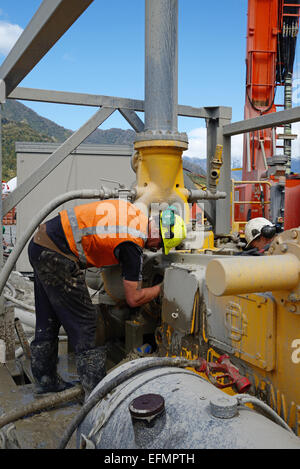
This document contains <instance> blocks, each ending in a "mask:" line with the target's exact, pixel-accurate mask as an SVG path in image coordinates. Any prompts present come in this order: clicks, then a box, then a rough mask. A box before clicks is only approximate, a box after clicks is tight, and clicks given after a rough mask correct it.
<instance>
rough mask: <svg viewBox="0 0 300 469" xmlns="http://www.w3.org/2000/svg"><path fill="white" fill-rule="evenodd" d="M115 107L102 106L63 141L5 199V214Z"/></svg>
mask: <svg viewBox="0 0 300 469" xmlns="http://www.w3.org/2000/svg"><path fill="white" fill-rule="evenodd" d="M114 111H115V109H110V108H101V109H99V110H98V111H97V112H96V114H94V115H93V116H92V117H91V118H90V119H89V120H88V121H87V122H86V123H85V124H84V125H83V126H82V127H81V128H80V129H78V130H77V131H76V132H74V133H73V134H72V135H71V136H70V137H69V138H68V139H67V140H66V141H65V142H64V143H62V144H61V145H60V146H59V147H58V148H57V150H55V151H54V152H53V153H52V155H51V156H49V158H48V159H47V160H46V161H45V162H44V163H43V164H42V165H41V166H40V167H39V168H38V169H37V170H36V171H35V172H34V173H33V174H31V176H30V177H29V178H27V179H26V181H24V182H23V183H22V184H21V185H20V186H18V187H17V188H16V189H15V190H14V191H13V192H11V194H10V195H9V196H8V197H7V198H5V200H3V215H5V214H6V213H7V212H9V210H11V209H12V208H13V207H15V206H16V205H17V204H18V203H19V202H20V201H21V200H23V199H24V197H26V195H27V194H29V193H30V192H31V191H32V190H33V189H34V188H35V187H36V186H37V185H38V184H39V183H40V182H41V181H42V180H43V179H45V177H47V176H48V174H50V173H51V171H53V170H54V169H55V168H56V167H57V166H58V165H59V164H60V163H61V162H62V161H64V159H65V158H66V157H67V156H68V155H69V154H70V153H72V151H74V150H75V149H76V148H77V147H78V146H79V145H80V144H81V143H82V142H83V141H84V140H85V139H86V138H87V137H88V136H89V135H90V134H91V133H92V132H94V130H96V129H97V128H98V127H99V125H101V124H102V123H103V122H104V121H105V120H106V119H107V118H108V117H109V116H110V115H111V114H112V113H113V112H114Z"/></svg>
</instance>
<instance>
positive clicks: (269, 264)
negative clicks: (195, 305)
mask: <svg viewBox="0 0 300 469" xmlns="http://www.w3.org/2000/svg"><path fill="white" fill-rule="evenodd" d="M299 272H300V262H299V260H298V258H297V257H296V256H295V255H293V254H286V255H284V256H282V255H275V256H261V257H258V256H253V257H252V256H245V257H240V256H238V257H235V258H234V259H233V258H224V259H214V260H212V261H210V262H209V264H208V266H207V270H206V283H207V286H208V289H209V290H210V291H211V292H212V293H213V294H214V295H216V296H221V295H238V294H242V293H256V292H266V291H282V290H292V289H293V288H295V287H296V286H297V285H298V283H299Z"/></svg>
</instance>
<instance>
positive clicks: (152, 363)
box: [58, 357, 200, 449]
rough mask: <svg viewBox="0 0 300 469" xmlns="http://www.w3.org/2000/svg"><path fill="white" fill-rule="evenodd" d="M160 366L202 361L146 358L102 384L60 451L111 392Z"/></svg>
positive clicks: (69, 430)
mask: <svg viewBox="0 0 300 469" xmlns="http://www.w3.org/2000/svg"><path fill="white" fill-rule="evenodd" d="M158 366H177V367H181V368H186V367H191V368H199V367H200V361H199V360H195V361H190V360H187V359H186V358H179V357H176V358H170V357H151V358H146V359H144V360H138V361H137V362H136V363H135V364H133V365H132V366H131V368H127V369H126V370H124V371H121V372H120V374H119V375H117V376H115V377H114V378H112V379H111V380H110V381H108V382H105V383H104V384H101V382H100V388H99V389H97V391H96V392H95V393H94V394H93V395H92V396H91V397H89V398H88V400H87V401H86V402H85V403H84V405H83V406H82V408H81V409H80V411H79V412H78V414H77V415H76V417H75V418H74V420H73V421H72V422H71V424H70V425H69V427H68V428H67V429H66V430H65V433H64V434H63V437H62V439H61V441H60V444H59V446H58V449H64V448H65V447H66V445H67V444H68V441H69V440H70V438H71V436H72V435H73V433H74V431H75V430H76V428H77V427H78V426H79V425H80V424H81V422H82V421H83V420H84V418H85V417H86V416H87V414H88V413H89V412H90V410H91V409H92V408H93V407H94V406H95V405H96V404H97V403H98V402H99V401H100V400H101V399H103V398H104V397H105V396H106V395H107V394H108V393H109V392H111V391H112V390H113V389H114V388H115V387H117V386H119V385H120V384H121V383H123V382H124V381H126V380H127V379H129V378H131V377H132V376H133V375H135V374H136V373H138V372H140V371H144V370H148V369H150V368H155V367H158Z"/></svg>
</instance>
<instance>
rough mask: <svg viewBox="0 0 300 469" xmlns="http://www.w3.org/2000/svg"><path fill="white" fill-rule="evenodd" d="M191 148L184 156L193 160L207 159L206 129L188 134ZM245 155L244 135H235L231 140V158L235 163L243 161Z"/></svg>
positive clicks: (201, 128)
mask: <svg viewBox="0 0 300 469" xmlns="http://www.w3.org/2000/svg"><path fill="white" fill-rule="evenodd" d="M188 138H189V148H188V150H186V151H185V152H184V156H189V157H191V158H193V157H194V158H201V159H203V158H206V128H205V127H199V128H197V129H193V130H191V131H190V132H189V133H188ZM242 155H243V135H235V136H234V137H232V139H231V158H232V160H235V161H240V162H241V161H242Z"/></svg>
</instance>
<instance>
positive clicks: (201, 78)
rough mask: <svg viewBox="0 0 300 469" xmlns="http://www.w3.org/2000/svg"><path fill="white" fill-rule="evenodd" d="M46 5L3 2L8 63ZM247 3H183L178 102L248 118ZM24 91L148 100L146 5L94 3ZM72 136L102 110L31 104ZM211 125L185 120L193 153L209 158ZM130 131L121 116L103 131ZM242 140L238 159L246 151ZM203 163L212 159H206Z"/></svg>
mask: <svg viewBox="0 0 300 469" xmlns="http://www.w3.org/2000/svg"><path fill="white" fill-rule="evenodd" d="M41 3H42V2H41V0H1V4H0V63H2V62H3V60H4V58H5V56H6V54H7V53H8V51H9V47H11V46H12V44H13V42H14V40H15V39H16V38H17V36H18V34H20V32H21V31H22V29H24V28H25V27H26V25H27V24H28V22H29V21H30V19H31V17H32V16H33V14H34V13H35V12H36V10H37V9H38V7H39V6H40V4H41ZM246 25H247V0H227V1H226V2H225V1H224V0H214V1H213V2H207V1H206V0H179V46H178V48H179V50H178V62H179V64H178V65H179V66H178V102H179V104H185V105H192V106H199V107H201V106H215V105H222V106H231V107H232V115H233V118H232V120H233V121H237V120H241V119H243V114H244V101H245V53H246ZM20 86H26V87H32V88H43V89H53V90H64V91H75V92H76V91H77V92H86V93H93V94H103V95H110V96H120V97H128V98H137V99H143V98H144V0H127V1H126V2H125V1H124V0H110V1H107V0H94V2H93V3H92V4H91V6H90V7H89V8H88V9H87V10H86V11H85V13H83V15H82V16H81V17H80V18H79V20H77V22H76V23H75V24H74V25H73V26H72V27H71V28H70V29H69V30H68V31H67V32H66V33H65V35H64V36H63V37H62V38H61V39H60V41H59V42H58V43H57V44H56V45H55V46H54V47H53V48H52V49H51V50H50V51H49V52H48V54H47V55H46V56H45V57H44V58H43V59H42V60H41V61H40V63H39V64H38V65H37V66H36V67H35V69H34V70H33V71H32V72H31V73H30V74H29V75H28V76H27V77H26V78H25V79H24V80H23V82H22V83H21V84H20ZM24 104H26V105H27V106H29V107H31V108H32V109H34V110H35V111H36V112H38V113H39V114H41V115H43V116H45V117H47V118H49V119H51V120H53V121H55V122H56V123H58V124H60V125H63V126H64V127H66V128H69V129H73V130H75V129H77V128H79V127H80V126H81V125H82V124H83V123H84V122H85V121H86V120H87V119H88V118H89V117H90V116H91V115H92V114H93V113H94V112H95V109H94V108H84V107H77V106H63V105H55V104H46V103H30V102H24ZM204 126H205V122H204V121H203V120H198V119H191V118H179V119H178V130H179V131H181V132H187V133H188V134H189V137H190V147H191V151H190V154H191V155H193V156H196V153H197V152H198V153H199V152H201V153H202V152H203V141H204V138H205V129H204ZM111 127H121V128H128V127H129V125H128V123H127V122H126V121H125V120H124V119H123V118H122V117H121V116H120V115H119V113H117V112H116V113H114V114H113V116H112V117H110V118H109V119H108V120H107V121H106V122H105V123H104V124H103V125H102V126H101V128H103V129H106V128H111ZM239 145H240V139H238V140H237V141H236V146H237V148H235V143H234V142H233V153H234V152H236V153H238V152H239V151H240V149H239V148H240V147H239ZM198 156H200V157H203V156H204V154H203V155H202V154H201V155H200V154H199V155H198Z"/></svg>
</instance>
